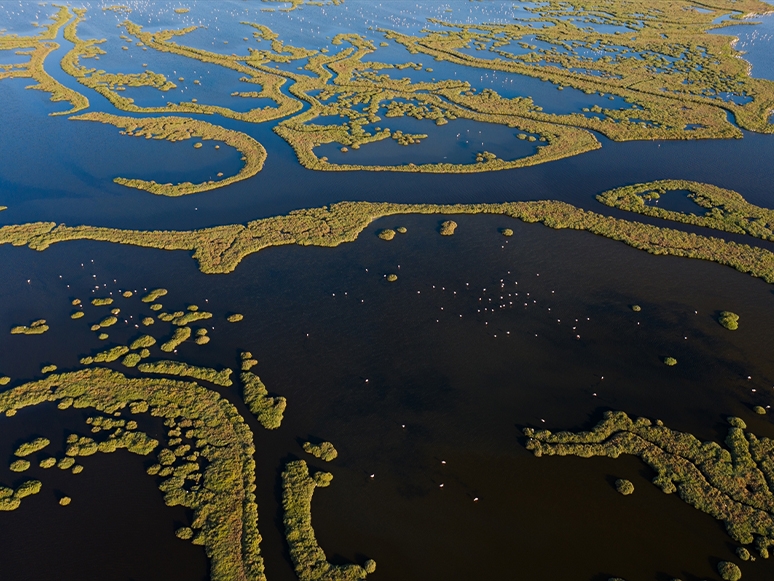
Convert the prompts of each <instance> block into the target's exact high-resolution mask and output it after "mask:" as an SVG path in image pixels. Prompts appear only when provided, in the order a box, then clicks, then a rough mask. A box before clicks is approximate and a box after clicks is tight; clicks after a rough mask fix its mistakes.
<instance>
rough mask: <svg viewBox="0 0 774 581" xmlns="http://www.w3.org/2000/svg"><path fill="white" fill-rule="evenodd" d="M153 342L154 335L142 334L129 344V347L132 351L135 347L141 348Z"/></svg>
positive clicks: (151, 344)
mask: <svg viewBox="0 0 774 581" xmlns="http://www.w3.org/2000/svg"><path fill="white" fill-rule="evenodd" d="M155 344H156V339H155V337H151V336H150V335H142V336H140V337H138V338H137V339H135V340H134V341H132V342H131V343H130V344H129V349H131V350H132V351H134V350H135V349H142V348H143V347H151V346H153V345H155Z"/></svg>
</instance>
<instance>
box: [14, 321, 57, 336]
mask: <svg viewBox="0 0 774 581" xmlns="http://www.w3.org/2000/svg"><path fill="white" fill-rule="evenodd" d="M46 331H48V325H46V320H45V319H38V320H37V321H34V322H32V323H30V325H29V326H27V325H17V326H16V327H13V328H12V329H11V335H41V334H43V333H45V332H46Z"/></svg>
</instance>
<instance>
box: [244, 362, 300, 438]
mask: <svg viewBox="0 0 774 581" xmlns="http://www.w3.org/2000/svg"><path fill="white" fill-rule="evenodd" d="M239 378H240V381H241V382H242V396H243V398H244V400H245V404H247V407H248V408H250V411H251V412H252V413H253V415H254V416H255V417H256V418H257V419H258V421H259V422H260V424H261V425H262V426H263V427H264V428H266V429H267V430H275V429H277V428H279V427H280V424H281V423H282V417H283V414H284V413H285V408H286V407H287V403H288V402H287V400H286V399H285V398H284V397H281V396H278V397H270V396H269V392H268V390H267V389H266V386H265V385H264V384H263V382H262V381H261V378H260V377H258V376H257V375H255V374H254V373H252V372H250V371H243V372H242V373H241V374H240V375H239Z"/></svg>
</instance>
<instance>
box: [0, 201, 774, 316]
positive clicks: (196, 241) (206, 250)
mask: <svg viewBox="0 0 774 581" xmlns="http://www.w3.org/2000/svg"><path fill="white" fill-rule="evenodd" d="M399 214H441V215H454V214H495V215H503V216H508V217H511V218H515V219H518V220H522V221H524V222H529V223H533V222H541V223H543V224H545V225H546V226H549V227H550V228H555V229H564V228H568V229H572V230H583V231H586V232H591V233H593V234H596V235H599V236H604V237H606V238H610V239H613V240H618V241H621V242H623V243H625V244H627V245H629V246H631V247H633V248H638V249H640V250H645V251H647V252H649V253H651V254H660V255H671V256H682V257H687V258H697V259H701V260H709V261H712V262H716V263H718V264H724V265H727V266H731V267H733V268H735V269H737V270H739V271H741V272H745V273H749V274H751V275H752V276H756V277H760V278H762V279H763V280H765V281H766V282H769V283H774V253H772V252H770V251H768V250H766V249H764V248H758V247H753V246H749V245H746V244H741V243H737V242H729V241H726V240H723V239H721V238H715V237H710V236H704V235H699V234H693V233H688V232H683V231H681V230H675V229H671V228H664V227H659V226H654V225H651V224H643V223H640V222H634V221H629V220H622V219H619V218H613V217H609V216H604V215H601V214H598V213H596V212H590V211H587V210H582V209H580V208H576V207H575V206H572V205H570V204H567V203H564V202H558V201H535V202H506V203H502V204H467V205H466V204H456V205H435V204H393V203H377V202H340V203H338V204H333V205H331V206H328V207H324V208H312V209H307V210H296V211H294V212H291V213H290V214H288V215H285V216H275V217H272V218H262V219H259V220H254V221H252V222H249V223H247V224H246V225H241V224H234V225H229V226H216V227H213V228H206V229H202V230H192V231H173V230H172V231H139V230H120V229H116V228H102V227H93V226H75V227H70V226H65V225H57V224H55V223H53V222H36V223H29V224H21V225H12V226H4V227H0V244H2V243H10V244H13V245H15V246H22V245H27V246H29V247H30V248H32V249H35V250H45V249H46V248H48V247H49V246H50V245H51V244H55V243H57V242H63V241H66V240H99V241H106V242H114V243H119V244H129V245H136V246H142V247H148V248H159V249H165V250H188V251H193V257H194V258H195V259H196V260H198V261H199V268H200V269H201V270H202V271H203V272H206V273H212V274H214V273H226V272H231V271H233V270H234V269H235V268H236V266H237V265H238V264H239V262H240V261H241V260H242V259H243V258H244V257H245V256H247V255H249V254H252V253H254V252H259V251H260V250H263V249H264V248H269V247H273V246H282V245H286V244H298V245H301V246H326V247H335V246H338V245H339V244H342V243H345V242H352V241H354V240H355V239H356V238H357V237H358V235H359V234H360V233H361V232H362V231H363V230H364V229H365V228H366V227H367V226H368V225H369V224H370V223H371V222H372V221H373V220H376V219H378V218H381V217H384V216H391V215H399ZM155 304H158V303H155ZM231 317H232V318H233V317H234V315H232V316H231ZM230 320H231V318H230Z"/></svg>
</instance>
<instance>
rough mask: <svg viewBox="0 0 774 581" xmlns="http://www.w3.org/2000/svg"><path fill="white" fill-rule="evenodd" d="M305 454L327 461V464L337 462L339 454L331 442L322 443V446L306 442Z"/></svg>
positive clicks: (304, 446)
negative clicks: (332, 461)
mask: <svg viewBox="0 0 774 581" xmlns="http://www.w3.org/2000/svg"><path fill="white" fill-rule="evenodd" d="M303 448H304V452H306V453H307V454H311V455H312V456H314V457H315V458H319V459H320V460H325V461H326V462H330V461H331V460H335V459H336V458H337V457H338V455H339V453H338V452H337V451H336V448H334V447H333V444H331V443H330V442H322V443H320V444H312V443H311V442H304V445H303Z"/></svg>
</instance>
